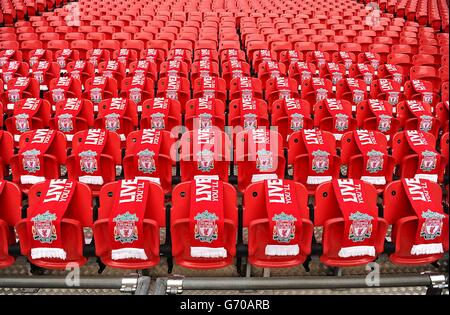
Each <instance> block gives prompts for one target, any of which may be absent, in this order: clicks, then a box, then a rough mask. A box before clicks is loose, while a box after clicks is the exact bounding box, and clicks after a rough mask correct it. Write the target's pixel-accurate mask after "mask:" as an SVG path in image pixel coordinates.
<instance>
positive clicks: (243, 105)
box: [239, 94, 260, 130]
mask: <svg viewBox="0 0 450 315" xmlns="http://www.w3.org/2000/svg"><path fill="white" fill-rule="evenodd" d="M239 105H240V116H241V123H242V125H243V127H244V129H246V130H250V129H257V128H258V126H259V125H260V121H259V116H258V110H257V107H256V100H255V99H253V96H252V95H251V94H250V95H246V96H244V95H242V98H241V101H240V103H239Z"/></svg>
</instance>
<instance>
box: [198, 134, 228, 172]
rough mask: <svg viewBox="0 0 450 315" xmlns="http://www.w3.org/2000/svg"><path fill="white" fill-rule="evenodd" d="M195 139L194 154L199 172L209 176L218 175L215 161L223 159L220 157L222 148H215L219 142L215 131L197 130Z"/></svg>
mask: <svg viewBox="0 0 450 315" xmlns="http://www.w3.org/2000/svg"><path fill="white" fill-rule="evenodd" d="M193 138H194V142H193V150H192V154H193V156H194V161H197V171H199V172H201V173H203V174H207V175H217V168H216V167H215V165H214V161H219V160H221V159H222V158H221V157H220V153H221V152H220V148H216V149H215V148H214V145H215V144H216V142H217V140H218V139H217V135H216V133H215V130H214V129H196V130H194V136H193ZM219 141H220V140H219Z"/></svg>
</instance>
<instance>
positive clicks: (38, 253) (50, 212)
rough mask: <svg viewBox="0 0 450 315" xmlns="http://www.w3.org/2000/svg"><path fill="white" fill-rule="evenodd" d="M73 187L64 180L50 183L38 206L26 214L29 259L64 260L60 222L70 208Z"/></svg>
mask: <svg viewBox="0 0 450 315" xmlns="http://www.w3.org/2000/svg"><path fill="white" fill-rule="evenodd" d="M76 185H77V184H76V182H74V181H69V180H67V179H52V180H49V181H48V185H47V187H46V191H45V193H43V194H42V196H41V197H40V199H39V202H38V203H37V204H36V205H35V206H34V207H30V209H29V210H28V211H29V216H28V222H27V226H28V230H29V231H30V233H31V234H30V236H31V237H30V243H31V258H32V259H41V258H56V259H62V260H65V259H66V257H67V253H66V251H65V250H64V249H63V241H64V240H62V239H61V235H62V234H61V220H62V219H63V218H64V214H65V212H66V211H67V209H68V207H69V204H70V201H71V200H72V196H73V193H74V191H75V189H76Z"/></svg>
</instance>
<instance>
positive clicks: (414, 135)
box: [405, 130, 441, 182]
mask: <svg viewBox="0 0 450 315" xmlns="http://www.w3.org/2000/svg"><path fill="white" fill-rule="evenodd" d="M405 137H406V141H408V144H409V147H410V148H411V149H412V150H413V151H414V152H415V153H416V154H417V156H418V157H419V166H418V169H417V172H416V175H415V176H414V177H415V178H424V179H428V180H431V181H433V182H437V180H438V170H439V166H440V163H441V155H440V154H439V153H438V152H437V151H436V150H435V148H434V144H433V143H429V142H428V140H427V138H426V134H425V133H423V132H422V131H418V130H406V131H405Z"/></svg>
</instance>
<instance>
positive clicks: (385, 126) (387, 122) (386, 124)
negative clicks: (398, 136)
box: [378, 114, 392, 132]
mask: <svg viewBox="0 0 450 315" xmlns="http://www.w3.org/2000/svg"><path fill="white" fill-rule="evenodd" d="M379 118H380V121H379V123H378V130H379V131H381V132H388V131H389V130H390V129H391V119H392V117H391V116H388V115H384V114H381V115H380V117H379Z"/></svg>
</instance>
